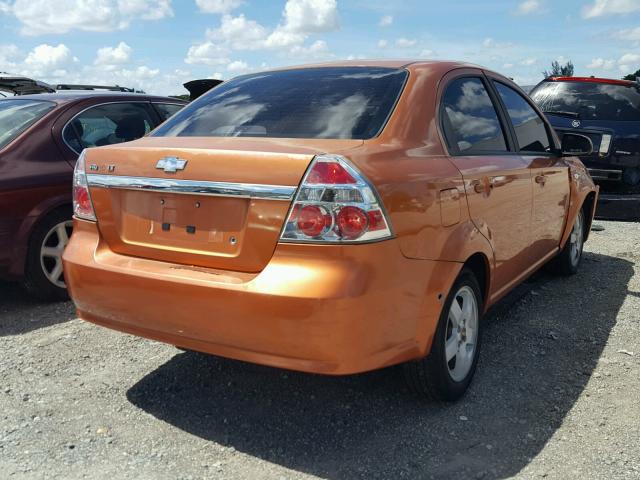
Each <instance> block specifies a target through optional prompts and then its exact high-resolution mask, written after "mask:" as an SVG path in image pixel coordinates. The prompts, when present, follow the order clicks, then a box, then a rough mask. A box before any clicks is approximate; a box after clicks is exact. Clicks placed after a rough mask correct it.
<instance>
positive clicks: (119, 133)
mask: <svg viewBox="0 0 640 480" xmlns="http://www.w3.org/2000/svg"><path fill="white" fill-rule="evenodd" d="M153 125H154V122H153V119H152V116H151V112H150V111H149V106H148V105H147V104H146V103H145V102H139V103H108V104H104V105H96V106H95V107H90V108H88V109H87V110H85V111H84V112H82V113H80V114H79V115H77V116H76V117H75V118H73V120H71V121H70V122H69V123H67V125H66V126H65V127H64V130H63V133H62V136H63V138H64V141H65V142H66V143H67V145H68V146H69V147H70V148H71V149H72V150H74V151H75V152H76V153H80V152H81V151H82V149H84V148H90V147H100V146H103V145H112V144H114V143H122V142H129V141H131V140H136V139H138V138H140V137H143V136H145V135H146V134H147V133H149V131H151V129H152V128H153Z"/></svg>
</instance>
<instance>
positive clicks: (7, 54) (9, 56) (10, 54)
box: [0, 44, 20, 68]
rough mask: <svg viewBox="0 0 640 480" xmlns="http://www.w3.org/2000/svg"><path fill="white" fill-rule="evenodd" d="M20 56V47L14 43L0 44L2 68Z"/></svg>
mask: <svg viewBox="0 0 640 480" xmlns="http://www.w3.org/2000/svg"><path fill="white" fill-rule="evenodd" d="M18 58H20V49H19V48H18V47H17V46H16V45H13V44H10V45H0V68H4V65H6V64H9V63H12V62H13V61H14V60H17V59H18Z"/></svg>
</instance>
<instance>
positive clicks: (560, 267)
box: [549, 209, 585, 275]
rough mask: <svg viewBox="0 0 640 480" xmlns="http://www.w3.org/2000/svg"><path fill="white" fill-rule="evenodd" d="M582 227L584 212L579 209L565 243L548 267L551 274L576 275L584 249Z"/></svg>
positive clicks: (583, 224)
mask: <svg viewBox="0 0 640 480" xmlns="http://www.w3.org/2000/svg"><path fill="white" fill-rule="evenodd" d="M584 226H585V222H584V210H582V209H581V210H580V212H579V213H578V216H577V217H576V221H575V223H574V224H573V228H572V229H571V235H569V239H568V240H567V243H566V244H565V246H564V248H563V249H562V250H561V251H560V253H559V254H558V255H557V256H556V258H554V259H553V260H552V261H551V263H550V265H549V267H550V269H551V271H552V272H553V273H556V274H558V275H574V274H576V273H578V269H579V267H580V262H581V261H582V250H583V247H584Z"/></svg>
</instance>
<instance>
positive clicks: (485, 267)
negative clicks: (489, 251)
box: [463, 252, 491, 311]
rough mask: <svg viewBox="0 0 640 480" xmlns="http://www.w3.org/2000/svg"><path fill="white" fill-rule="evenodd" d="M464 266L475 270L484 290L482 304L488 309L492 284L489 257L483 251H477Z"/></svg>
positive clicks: (482, 290) (481, 288) (472, 270)
mask: <svg viewBox="0 0 640 480" xmlns="http://www.w3.org/2000/svg"><path fill="white" fill-rule="evenodd" d="M463 268H468V269H469V270H471V272H473V274H474V275H475V277H476V280H478V283H479V284H480V291H481V292H482V295H483V298H482V306H483V309H484V310H485V311H486V309H487V307H488V301H489V291H490V284H491V266H490V263H489V259H488V258H487V256H486V255H485V254H484V253H482V252H476V253H474V254H473V255H471V256H470V257H469V258H468V259H467V260H466V261H465V262H464V265H463Z"/></svg>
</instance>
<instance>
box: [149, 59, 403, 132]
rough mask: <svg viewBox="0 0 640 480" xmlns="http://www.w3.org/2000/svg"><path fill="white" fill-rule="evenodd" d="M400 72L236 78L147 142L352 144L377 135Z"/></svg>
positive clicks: (315, 71) (325, 71) (322, 71)
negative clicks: (184, 139) (265, 139)
mask: <svg viewBox="0 0 640 480" xmlns="http://www.w3.org/2000/svg"><path fill="white" fill-rule="evenodd" d="M406 77H407V71H406V70H399V69H390V68H365V67H335V68H306V69H299V70H284V71H277V72H267V73H258V74H253V75H245V76H242V77H238V78H236V79H233V80H231V81H229V82H226V83H223V84H221V85H220V86H218V87H215V88H214V89H213V90H211V91H210V92H209V93H207V94H206V95H204V96H202V97H200V98H199V99H197V100H196V101H194V102H193V103H191V104H190V105H188V106H187V107H185V108H184V109H182V110H181V111H180V112H179V113H177V114H176V115H174V116H173V117H171V118H170V119H169V120H168V121H167V122H166V123H164V124H163V125H162V126H160V127H159V128H158V129H156V130H155V131H154V132H153V133H152V135H153V136H166V137H172V136H177V137H194V136H202V137H278V138H352V139H367V138H372V137H375V136H376V135H378V133H379V132H380V131H381V130H382V128H383V127H384V125H385V123H386V120H387V118H388V117H389V115H390V113H391V111H392V110H393V107H394V105H395V103H396V100H397V99H398V97H399V95H400V92H401V90H402V86H403V85H404V82H405V79H406Z"/></svg>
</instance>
